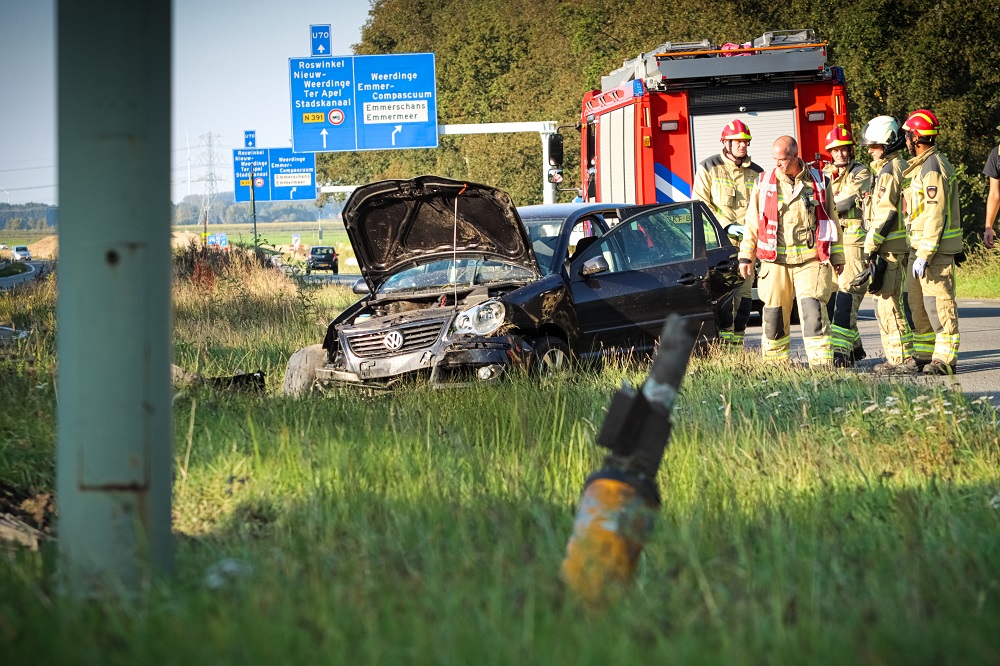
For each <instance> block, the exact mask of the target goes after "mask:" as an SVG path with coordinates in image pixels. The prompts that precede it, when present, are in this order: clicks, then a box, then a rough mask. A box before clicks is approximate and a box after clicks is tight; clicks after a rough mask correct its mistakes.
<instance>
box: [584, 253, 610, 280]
mask: <svg viewBox="0 0 1000 666" xmlns="http://www.w3.org/2000/svg"><path fill="white" fill-rule="evenodd" d="M609 270H611V267H610V266H608V260H607V259H605V258H604V257H603V256H600V255H599V256H596V257H591V258H590V259H587V261H585V262H583V268H581V269H580V275H582V276H584V277H587V276H589V275H597V274H598V273H607V272H608V271H609Z"/></svg>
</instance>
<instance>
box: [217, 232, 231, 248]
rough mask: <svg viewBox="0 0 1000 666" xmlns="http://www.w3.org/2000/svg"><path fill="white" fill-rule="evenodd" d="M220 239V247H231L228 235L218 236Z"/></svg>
mask: <svg viewBox="0 0 1000 666" xmlns="http://www.w3.org/2000/svg"><path fill="white" fill-rule="evenodd" d="M216 236H218V237H219V247H229V236H227V235H226V234H216Z"/></svg>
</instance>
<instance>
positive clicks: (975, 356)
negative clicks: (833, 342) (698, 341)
mask: <svg viewBox="0 0 1000 666" xmlns="http://www.w3.org/2000/svg"><path fill="white" fill-rule="evenodd" d="M753 323H754V322H753V321H751V324H753ZM858 330H859V331H860V332H861V341H862V342H863V343H864V346H865V351H866V352H867V353H868V358H866V359H865V360H863V361H861V362H860V363H858V369H857V371H858V372H871V369H872V367H873V366H874V365H875V364H876V363H881V362H882V361H884V360H885V356H884V355H883V352H882V341H881V338H880V336H879V331H878V322H877V321H875V310H874V301H873V300H872V299H871V298H865V300H864V302H863V303H862V304H861V309H860V310H859V311H858ZM958 330H959V334H960V335H961V336H962V339H961V345H960V346H959V350H958V373H957V374H956V375H955V376H954V377H927V378H924V377H920V378H918V379H916V380H915V381H919V382H925V383H931V382H938V383H943V384H946V385H954V384H957V385H958V387H959V388H960V389H961V390H962V392H963V393H965V394H966V395H967V396H969V397H971V398H978V397H981V396H994V400H993V404H994V405H1000V344H998V342H1000V300H975V299H967V298H962V299H959V300H958ZM746 345H747V347H753V348H759V347H760V327H759V326H753V325H751V327H750V328H748V329H747V337H746ZM792 357H793V358H797V359H798V360H799V361H801V362H802V363H805V360H806V355H805V349H804V347H803V345H802V333H801V329H800V328H799V326H798V325H797V324H796V325H793V326H792ZM891 381H897V380H895V379H894V380H891ZM901 381H910V380H907V379H903V380H901Z"/></svg>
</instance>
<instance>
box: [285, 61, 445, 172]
mask: <svg viewBox="0 0 1000 666" xmlns="http://www.w3.org/2000/svg"><path fill="white" fill-rule="evenodd" d="M288 63H289V74H290V77H289V85H290V89H291V109H292V145H293V147H294V150H295V152H304V153H308V152H326V151H330V152H332V151H348V150H382V149H391V148H436V147H437V145H438V138H437V103H436V99H435V97H436V90H435V88H436V85H435V69H434V54H433V53H403V54H392V55H375V56H333V57H327V58H290V59H289V61H288ZM335 109H339V110H340V111H335ZM320 111H323V112H325V115H322V114H320V113H319V112H320ZM341 111H343V112H342V113H341Z"/></svg>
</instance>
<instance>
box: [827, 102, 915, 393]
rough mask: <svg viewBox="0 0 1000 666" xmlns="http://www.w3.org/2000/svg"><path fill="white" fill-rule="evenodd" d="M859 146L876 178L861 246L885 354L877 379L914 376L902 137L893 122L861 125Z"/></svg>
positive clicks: (880, 120) (886, 118) (883, 120)
mask: <svg viewBox="0 0 1000 666" xmlns="http://www.w3.org/2000/svg"><path fill="white" fill-rule="evenodd" d="M859 143H860V144H861V145H863V146H867V147H868V153H869V154H870V155H871V156H872V165H871V168H872V173H874V174H875V183H874V184H873V186H872V191H871V196H869V197H868V198H867V200H866V203H865V220H866V221H867V223H868V234H867V236H866V237H865V246H864V256H865V257H867V259H868V267H869V268H868V270H869V273H870V274H871V276H872V282H871V285H870V286H869V287H868V291H869V292H870V293H871V294H872V295H873V296H874V298H875V318H876V319H877V320H878V326H879V333H880V334H881V336H882V349H883V350H884V351H885V362H884V363H880V364H878V365H877V366H875V373H876V374H880V375H881V374H907V375H912V374H916V373H917V372H919V369H918V368H917V364H916V362H915V361H914V360H913V346H912V341H911V338H910V329H909V327H908V326H907V323H906V317H905V316H904V314H903V284H904V282H905V274H906V259H907V256H908V254H909V247H908V245H907V241H906V227H905V226H904V225H903V197H902V184H903V171H904V170H905V169H906V167H907V163H906V160H905V159H903V157H902V155H900V154H899V151H900V149H901V148H902V147H903V145H904V144H905V143H906V137H905V135H904V134H903V133H902V132H900V131H899V123H898V122H897V121H896V119H895V118H893V117H892V116H877V117H875V118H872V119H871V120H869V121H868V123H867V124H865V126H864V129H863V130H862V131H861V141H860V142H859ZM845 250H846V248H845Z"/></svg>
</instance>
